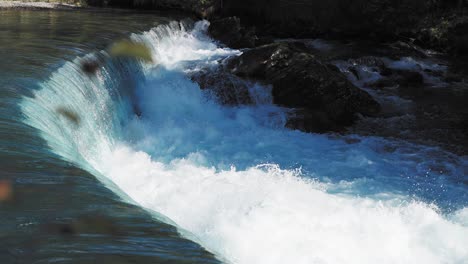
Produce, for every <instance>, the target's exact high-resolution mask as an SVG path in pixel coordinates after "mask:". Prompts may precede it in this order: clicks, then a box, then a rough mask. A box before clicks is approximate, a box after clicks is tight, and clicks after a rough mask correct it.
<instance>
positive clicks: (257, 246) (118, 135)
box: [2, 22, 468, 264]
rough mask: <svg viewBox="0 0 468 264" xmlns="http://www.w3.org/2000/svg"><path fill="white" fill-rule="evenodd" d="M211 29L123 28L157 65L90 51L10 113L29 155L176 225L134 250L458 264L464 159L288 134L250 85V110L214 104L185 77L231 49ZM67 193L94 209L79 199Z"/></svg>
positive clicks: (263, 89) (280, 259) (260, 90)
mask: <svg viewBox="0 0 468 264" xmlns="http://www.w3.org/2000/svg"><path fill="white" fill-rule="evenodd" d="M207 26H208V23H207V22H198V23H196V24H195V25H192V24H191V23H178V22H172V23H170V24H168V25H161V26H157V27H154V28H152V29H150V30H148V31H145V32H138V30H132V31H133V32H135V33H134V34H131V36H130V37H131V38H132V39H134V40H135V41H141V42H144V43H145V44H147V45H148V46H149V47H150V48H151V49H152V54H153V57H154V61H155V63H154V64H146V63H144V62H140V61H136V60H132V59H115V58H110V57H109V55H108V54H107V52H106V51H105V49H99V48H96V49H95V51H94V52H87V53H80V54H78V56H77V57H76V56H75V57H72V58H69V61H68V62H66V63H64V64H63V65H60V66H59V67H56V68H55V69H54V70H53V71H51V73H50V74H49V75H48V76H47V78H44V79H42V80H37V81H36V82H34V87H35V88H34V89H31V90H27V91H28V94H26V95H25V96H21V97H20V98H21V99H20V100H18V101H15V103H17V106H16V107H17V108H16V110H18V111H19V113H16V114H17V116H18V119H20V120H21V121H22V122H23V123H24V124H25V125H26V126H30V127H31V128H34V130H33V131H35V132H36V133H37V134H38V135H39V136H40V138H41V139H42V140H43V141H44V147H43V148H41V149H40V151H39V152H41V153H42V151H44V152H46V153H48V155H51V156H53V157H54V158H55V159H58V158H59V157H60V159H61V160H63V163H64V164H73V166H76V167H78V168H81V169H82V170H83V171H80V173H82V174H85V172H84V171H86V172H87V173H91V174H92V175H93V176H94V177H96V179H98V180H99V182H101V183H102V184H103V185H104V186H105V187H107V188H108V189H110V190H111V191H112V192H106V193H104V194H101V195H102V196H106V197H107V196H110V197H113V199H115V198H114V194H117V195H118V196H119V197H120V198H121V199H122V200H124V201H126V202H128V203H130V204H133V205H136V207H132V206H130V205H125V208H135V209H132V210H137V208H140V207H141V208H144V209H145V210H146V212H147V214H146V217H147V219H151V220H150V222H151V223H153V225H155V226H162V225H164V224H163V223H166V224H169V226H173V227H176V228H177V230H178V232H179V235H180V236H177V235H175V234H173V233H169V234H154V233H145V231H144V230H142V232H143V234H141V236H142V237H144V238H142V237H140V238H138V239H139V240H138V242H137V243H138V244H139V245H142V246H145V245H146V244H147V242H146V239H148V240H150V239H167V244H166V246H167V251H166V252H165V253H164V254H160V256H157V257H158V258H163V259H164V258H166V259H173V260H174V261H175V260H187V259H189V261H188V263H190V262H196V261H201V262H208V261H215V258H216V259H217V260H220V261H223V262H228V263H249V264H250V263H466V262H467V261H468V247H467V246H466V245H468V208H467V206H468V188H467V186H466V184H467V178H466V174H467V165H468V164H467V162H468V161H467V159H466V157H459V156H456V155H454V154H451V153H448V152H444V151H442V150H440V149H438V148H434V147H427V146H422V145H414V144H410V143H408V142H404V141H395V140H389V139H384V138H374V137H359V136H339V135H316V134H305V133H302V132H298V131H291V130H288V129H286V128H284V124H285V117H286V114H285V111H286V110H285V109H282V108H279V107H276V106H274V105H272V104H271V96H270V88H269V87H267V86H263V85H261V84H257V83H251V84H250V95H251V97H252V99H253V101H255V102H257V103H256V104H255V105H240V106H234V107H233V106H224V105H221V104H219V103H218V101H219V98H216V96H215V95H213V93H211V92H210V91H209V90H200V89H199V87H198V85H197V84H196V83H194V82H192V81H191V80H190V78H189V76H188V75H189V74H190V73H192V72H194V71H197V70H199V69H200V68H203V67H217V66H218V65H219V63H222V60H223V59H225V58H227V57H229V56H237V55H239V54H240V52H241V51H237V50H231V49H226V48H221V47H219V45H217V44H216V43H214V42H213V41H212V40H211V39H209V38H208V37H207V36H206V35H205V31H206V27H207ZM83 56H84V57H86V58H97V59H99V61H103V62H104V65H103V66H102V67H101V68H100V69H99V71H98V73H97V75H96V76H89V75H86V74H85V73H83V72H82V71H81V70H80V67H79V64H80V61H81V59H82V58H83ZM31 82H32V81H31ZM60 107H66V108H68V109H70V110H72V111H74V112H76V113H77V114H78V115H79V117H80V119H81V122H80V124H79V125H76V124H73V123H72V122H70V121H69V120H67V119H66V118H64V117H63V116H61V115H60V114H58V113H57V109H58V108H60ZM135 108H138V109H139V111H141V115H140V116H137V115H135V114H134V110H135ZM19 126H23V125H20V124H19ZM28 129H29V128H28ZM2 133H3V131H2ZM19 142H22V141H19ZM47 149H50V151H51V153H49V151H47ZM41 155H42V154H41ZM26 160H27V159H26ZM26 160H25V161H26ZM57 162H58V161H57ZM37 163H38V164H40V161H37ZM38 166H39V165H38ZM67 166H71V165H67ZM49 169H50V170H51V171H54V168H49ZM33 172H34V168H33V169H32V173H33ZM64 174H67V173H64ZM31 177H34V176H31ZM89 181H91V179H90V180H89ZM77 184H78V185H79V183H77ZM93 185H97V182H96V181H94V182H93ZM94 188H100V189H99V190H103V189H102V187H101V186H99V187H94ZM34 191H35V190H32V191H31V192H34ZM96 192H99V191H96ZM41 195H43V196H46V195H48V194H47V193H42V194H41ZM75 195H76V197H75V199H83V200H86V199H89V198H87V196H88V195H89V193H88V191H87V189H85V188H80V189H79V190H77V191H76V194H75ZM82 202H84V201H79V202H76V203H78V204H81V203H82ZM90 202H91V203H93V201H90ZM121 206H124V205H123V204H122V205H121ZM101 207H103V206H102V205H99V208H101ZM67 210H80V208H73V207H72V205H71V204H70V208H67ZM127 210H128V209H127ZM115 211H118V208H116V209H115ZM57 213H60V212H57ZM122 213H123V214H124V215H128V214H127V213H126V212H125V211H123V212H122ZM130 214H133V213H130ZM138 214H139V215H142V216H141V218H144V217H145V216H143V215H145V214H144V212H143V211H138ZM129 221H130V222H131V220H129ZM151 223H148V222H146V224H147V225H151ZM129 225H131V223H130V224H129ZM169 226H168V227H167V228H168V229H170V228H169ZM126 228H127V226H125V225H123V226H122V229H123V230H125V229H126ZM13 236H14V235H13ZM183 238H186V239H188V240H185V239H183ZM190 241H193V242H194V243H196V244H193V245H192V244H191V242H190ZM103 243H111V242H103ZM129 243H130V244H132V243H131V242H129ZM153 243H154V242H153ZM197 245H199V246H201V247H197ZM83 246H84V245H83ZM128 247H129V246H128V245H127V244H125V243H122V244H119V245H113V249H114V250H116V251H119V250H120V249H122V250H124V249H128ZM202 248H205V249H207V250H208V251H209V252H211V253H213V254H214V255H215V258H212V257H210V255H209V253H207V252H204V251H203V249H202ZM76 250H80V249H76ZM102 250H103V251H105V250H108V248H107V247H104V248H103V249H102ZM84 251H85V252H89V251H86V249H85V250H84ZM97 251H99V250H96V251H93V252H97ZM130 251H131V252H132V254H135V255H144V254H152V253H148V252H151V250H149V249H145V250H144V253H142V252H139V251H138V248H132V247H131V246H130ZM178 253H179V254H182V255H183V256H178V255H177V254H178ZM191 254H192V255H191ZM152 255H156V254H152ZM145 261H146V260H145ZM150 262H151V261H150ZM151 263H158V260H157V259H155V260H154V261H152V262H151Z"/></svg>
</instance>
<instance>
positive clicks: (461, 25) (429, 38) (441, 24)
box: [415, 10, 468, 55]
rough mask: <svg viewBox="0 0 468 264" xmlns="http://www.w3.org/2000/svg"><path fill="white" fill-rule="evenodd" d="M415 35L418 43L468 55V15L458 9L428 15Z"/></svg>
mask: <svg viewBox="0 0 468 264" xmlns="http://www.w3.org/2000/svg"><path fill="white" fill-rule="evenodd" d="M415 37H416V41H415V42H416V44H418V45H421V46H425V47H429V48H433V49H437V50H441V51H445V52H449V53H451V54H454V55H468V15H467V13H466V12H463V11H460V10H456V11H453V12H448V13H442V14H439V15H436V16H434V15H433V16H428V17H426V18H425V19H424V20H423V21H422V22H421V23H420V26H419V29H418V30H417V32H416V34H415Z"/></svg>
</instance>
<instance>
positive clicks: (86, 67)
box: [81, 59, 99, 75]
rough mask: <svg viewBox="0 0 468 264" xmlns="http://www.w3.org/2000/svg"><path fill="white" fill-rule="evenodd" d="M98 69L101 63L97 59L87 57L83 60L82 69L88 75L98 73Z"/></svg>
mask: <svg viewBox="0 0 468 264" xmlns="http://www.w3.org/2000/svg"><path fill="white" fill-rule="evenodd" d="M98 69H99V63H98V62H97V61H95V60H91V59H85V60H83V61H81V70H82V71H83V72H84V73H86V74H88V75H94V74H96V72H97V71H98Z"/></svg>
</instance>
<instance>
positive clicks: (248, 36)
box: [208, 17, 256, 49]
mask: <svg viewBox="0 0 468 264" xmlns="http://www.w3.org/2000/svg"><path fill="white" fill-rule="evenodd" d="M208 33H209V34H210V36H211V37H213V38H214V39H216V40H219V41H221V42H222V43H223V44H225V45H226V46H228V47H231V48H234V49H240V48H252V47H254V46H255V40H256V36H255V30H253V29H245V28H243V27H242V26H241V23H240V19H239V18H237V17H227V18H222V19H218V20H214V21H212V22H211V23H210V27H209V29H208Z"/></svg>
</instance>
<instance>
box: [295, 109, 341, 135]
mask: <svg viewBox="0 0 468 264" xmlns="http://www.w3.org/2000/svg"><path fill="white" fill-rule="evenodd" d="M286 127H288V128H291V129H297V130H300V131H304V132H314V133H324V132H328V131H337V130H340V127H339V126H337V125H336V124H335V122H333V120H330V118H329V117H328V115H327V113H325V112H323V111H316V110H312V109H306V108H302V109H296V110H295V111H293V112H291V113H290V114H289V115H288V121H287V122H286Z"/></svg>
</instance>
